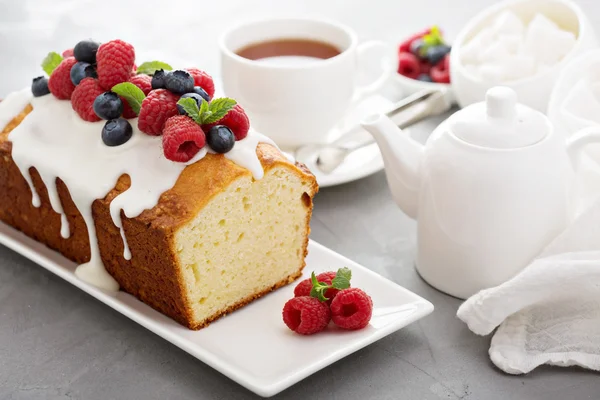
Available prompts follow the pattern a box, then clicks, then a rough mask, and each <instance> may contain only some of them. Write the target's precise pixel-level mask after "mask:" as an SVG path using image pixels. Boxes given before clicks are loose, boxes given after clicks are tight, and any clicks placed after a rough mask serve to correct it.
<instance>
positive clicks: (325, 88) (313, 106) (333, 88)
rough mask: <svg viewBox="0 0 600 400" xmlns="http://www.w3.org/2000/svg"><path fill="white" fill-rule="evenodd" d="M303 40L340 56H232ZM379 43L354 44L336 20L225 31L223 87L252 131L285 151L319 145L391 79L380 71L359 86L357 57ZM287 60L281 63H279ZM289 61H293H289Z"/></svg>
mask: <svg viewBox="0 0 600 400" xmlns="http://www.w3.org/2000/svg"><path fill="white" fill-rule="evenodd" d="M285 39H296V40H297V39H301V40H312V41H318V42H323V43H326V44H329V45H332V46H334V47H335V48H336V49H338V50H339V51H340V53H339V54H338V55H336V56H334V57H331V58H327V59H321V58H314V59H308V60H307V59H303V60H296V61H298V62H293V61H294V60H287V62H277V60H273V59H272V58H269V59H258V60H250V59H248V58H244V57H241V56H240V55H238V54H237V53H236V52H239V50H241V49H243V48H245V47H247V46H249V45H252V44H256V43H261V42H268V41H272V40H285ZM374 47H379V48H381V49H382V50H384V51H383V52H382V56H383V55H384V52H385V51H386V50H388V46H387V45H385V44H384V43H382V42H376V41H370V42H365V43H362V44H359V43H358V39H357V36H356V34H355V33H354V32H353V31H352V30H351V29H350V28H348V27H346V26H344V25H342V24H339V23H337V22H332V21H325V20H316V19H303V18H272V19H265V20H259V21H253V22H246V23H243V24H240V25H237V26H235V27H233V28H231V29H229V30H228V31H227V32H226V33H225V34H224V35H223V36H222V37H221V40H220V49H221V74H222V79H223V88H224V91H225V93H226V94H227V95H228V96H231V97H233V98H235V99H236V100H238V101H239V102H240V104H241V105H242V106H243V107H244V109H245V110H246V112H247V114H248V116H249V118H250V121H251V123H252V127H253V128H254V129H256V130H257V131H258V132H261V133H263V134H265V135H268V136H269V137H271V138H272V139H273V140H274V141H275V142H276V143H277V144H278V145H279V146H281V147H283V148H288V149H291V148H296V147H299V146H302V145H306V144H322V143H327V142H329V141H330V140H331V136H332V132H333V131H334V130H333V128H334V127H335V126H336V124H338V122H339V121H340V120H341V119H342V118H343V117H344V115H345V113H346V112H347V110H348V108H349V106H350V105H351V104H353V102H354V101H357V100H360V99H361V98H364V97H365V96H366V95H368V94H371V93H373V92H375V91H377V90H378V89H379V88H380V87H381V86H382V85H383V84H384V83H385V81H386V80H387V78H388V77H389V75H390V73H391V70H386V71H383V73H382V74H381V76H379V77H378V78H377V79H376V80H375V81H374V82H372V83H370V84H368V85H366V86H358V85H357V78H358V76H359V72H360V70H359V65H358V64H359V62H358V60H359V57H360V56H361V55H362V54H363V53H364V52H365V51H366V50H368V49H372V48H374ZM280 61H285V60H280ZM290 61H292V62H290Z"/></svg>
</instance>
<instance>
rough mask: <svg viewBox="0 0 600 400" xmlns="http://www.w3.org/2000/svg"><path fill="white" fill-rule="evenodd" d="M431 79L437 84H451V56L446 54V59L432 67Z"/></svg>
mask: <svg viewBox="0 0 600 400" xmlns="http://www.w3.org/2000/svg"><path fill="white" fill-rule="evenodd" d="M430 74H431V79H433V81H434V82H437V83H450V54H446V55H445V56H444V59H443V60H442V61H440V62H439V63H437V65H434V66H433V67H431V72H430Z"/></svg>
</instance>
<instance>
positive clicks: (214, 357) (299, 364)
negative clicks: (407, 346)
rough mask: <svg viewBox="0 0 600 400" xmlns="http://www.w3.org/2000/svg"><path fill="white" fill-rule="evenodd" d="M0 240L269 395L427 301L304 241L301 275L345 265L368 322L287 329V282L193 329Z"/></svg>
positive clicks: (28, 248) (411, 316) (67, 266)
mask: <svg viewBox="0 0 600 400" xmlns="http://www.w3.org/2000/svg"><path fill="white" fill-rule="evenodd" d="M0 243H1V244H3V245H5V246H7V247H9V248H11V249H13V250H14V251H16V252H18V253H20V254H22V255H23V256H25V257H27V258H28V259H30V260H32V261H33V262H35V263H37V264H39V265H41V266H42V267H44V268H46V269H47V270H49V271H51V272H52V273H54V274H56V275H58V276H60V277H61V278H63V279H64V280H66V281H68V282H70V283H72V284H73V285H75V286H77V287H78V288H80V289H81V290H83V291H85V292H86V293H88V294H90V295H92V296H94V297H95V298H96V299H98V300H100V301H101V302H103V303H105V304H106V305H108V306H110V307H112V308H114V309H115V310H117V311H119V312H120V313H122V314H123V315H125V316H127V317H129V318H130V319H132V320H133V321H135V322H137V323H138V324H140V325H142V326H143V327H145V328H147V329H148V330H150V331H152V332H154V333H155V334H157V335H159V336H161V337H162V338H164V339H166V340H168V341H169V342H171V343H172V344H174V345H175V346H177V347H180V348H181V349H183V350H185V351H186V352H188V353H189V354H191V355H193V356H194V357H196V358H198V359H199V360H200V361H202V362H204V363H206V364H208V365H210V366H211V367H213V368H214V369H216V370H217V371H219V372H221V373H222V374H224V375H226V376H227V377H229V378H231V379H232V380H234V381H236V382H238V383H239V384H240V385H242V386H244V387H246V388H247V389H249V390H251V391H253V392H254V393H256V394H258V395H260V396H263V397H270V396H273V395H275V394H277V393H279V392H281V391H282V390H284V389H286V388H288V387H290V386H292V385H293V384H295V383H297V382H299V381H300V380H302V379H304V378H306V377H307V376H309V375H311V374H313V373H315V372H317V371H319V370H320V369H322V368H324V367H326V366H328V365H330V364H332V363H334V362H335V361H337V360H339V359H341V358H343V357H345V356H347V355H349V354H351V353H353V352H355V351H357V350H359V349H361V348H363V347H365V346H368V345H369V344H371V343H373V342H375V341H377V340H379V339H381V338H383V337H384V336H387V335H389V334H390V333H392V332H395V331H397V330H398V329H400V328H402V327H404V326H406V325H408V324H410V323H412V322H414V321H416V320H418V319H420V318H422V317H424V316H426V315H427V314H429V313H431V312H432V311H433V305H432V304H431V303H430V302H428V301H427V300H425V299H423V298H421V297H419V296H418V295H416V294H414V293H412V292H410V291H409V290H407V289H404V288H403V287H401V286H398V285H397V284H395V283H393V282H391V281H389V280H387V279H385V278H383V277H382V276H380V275H378V274H376V273H374V272H372V271H370V270H369V269H367V268H365V267H362V266H360V265H358V264H357V263H355V262H353V261H350V260H348V259H347V258H345V257H342V256H341V255H339V254H337V253H335V252H333V251H331V250H329V249H328V248H326V247H324V246H322V245H320V244H318V243H316V242H314V241H311V242H310V244H309V253H308V254H309V255H308V258H307V260H306V262H307V266H306V268H305V270H304V271H305V272H304V275H305V277H308V276H309V275H310V273H311V271H315V272H317V273H319V272H323V271H330V270H337V269H338V268H340V267H344V266H347V267H349V268H351V269H352V273H353V277H352V285H353V286H356V287H360V288H361V289H363V290H365V291H366V292H367V293H369V294H370V295H371V297H372V298H373V304H374V310H373V318H372V320H371V323H370V325H369V326H368V327H367V328H365V329H363V330H360V331H355V332H346V331H341V330H338V329H336V328H334V327H331V326H330V327H329V328H328V329H327V330H326V331H325V332H321V333H319V334H317V335H313V336H301V335H297V334H295V333H293V332H291V331H290V330H289V329H288V328H287V327H286V326H285V325H284V323H283V321H282V318H281V310H282V308H283V305H284V304H285V302H286V301H287V300H288V299H289V298H291V297H293V290H294V285H289V286H286V287H284V288H281V289H279V290H277V291H275V292H273V293H271V294H269V295H267V296H265V297H263V298H261V299H259V300H257V301H255V302H253V303H251V304H250V305H248V306H246V307H244V308H242V309H240V310H238V311H236V312H234V313H232V314H230V315H229V316H226V317H224V318H222V319H220V320H219V321H217V322H215V323H213V324H211V325H210V326H209V327H208V328H205V329H202V330H200V331H191V330H188V329H187V328H185V327H183V326H181V325H179V324H177V323H176V322H174V321H172V320H171V319H169V318H167V317H165V316H164V315H162V314H160V313H159V312H158V311H155V310H153V309H152V308H150V307H148V306H146V305H145V304H144V303H142V302H140V301H139V300H137V299H136V298H135V297H133V296H131V295H129V294H126V293H124V292H118V293H116V294H113V293H107V292H104V291H102V290H100V289H97V288H96V287H93V286H91V285H89V284H86V283H85V282H82V281H80V280H79V279H78V278H77V277H76V276H75V275H74V273H73V272H74V270H75V264H74V263H73V262H71V261H69V260H67V259H66V258H64V257H63V256H61V255H60V254H58V253H57V252H55V251H53V250H50V249H48V248H47V247H46V246H44V245H42V244H40V243H38V242H36V241H34V240H33V239H30V238H28V237H27V236H25V235H24V234H22V233H21V232H18V231H16V230H15V229H13V228H11V227H9V226H7V225H6V224H3V223H0Z"/></svg>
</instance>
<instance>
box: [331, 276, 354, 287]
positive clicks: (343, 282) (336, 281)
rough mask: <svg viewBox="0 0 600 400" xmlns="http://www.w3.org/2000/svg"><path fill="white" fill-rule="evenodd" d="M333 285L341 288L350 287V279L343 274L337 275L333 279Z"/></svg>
mask: <svg viewBox="0 0 600 400" xmlns="http://www.w3.org/2000/svg"><path fill="white" fill-rule="evenodd" d="M331 287H333V288H335V289H339V290H344V289H348V288H349V287H350V280H348V279H346V278H344V277H343V276H336V277H335V278H333V279H332V280H331Z"/></svg>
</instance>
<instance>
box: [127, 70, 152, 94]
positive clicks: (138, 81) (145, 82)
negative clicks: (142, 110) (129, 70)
mask: <svg viewBox="0 0 600 400" xmlns="http://www.w3.org/2000/svg"><path fill="white" fill-rule="evenodd" d="M129 82H131V83H133V84H134V85H135V86H137V87H139V88H140V89H141V90H142V92H144V94H145V95H146V96H148V93H150V91H151V90H152V77H151V76H150V75H146V74H139V75H134V76H132V77H131V78H129Z"/></svg>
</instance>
